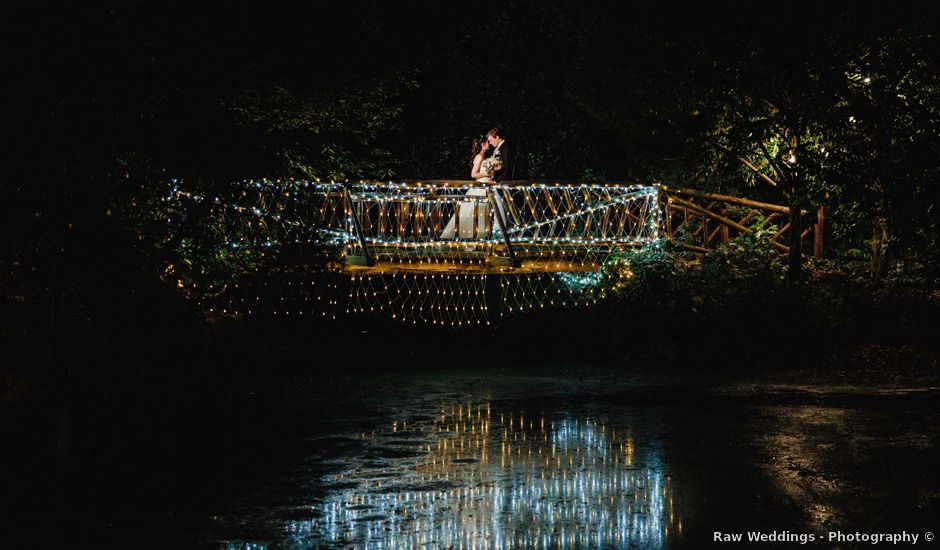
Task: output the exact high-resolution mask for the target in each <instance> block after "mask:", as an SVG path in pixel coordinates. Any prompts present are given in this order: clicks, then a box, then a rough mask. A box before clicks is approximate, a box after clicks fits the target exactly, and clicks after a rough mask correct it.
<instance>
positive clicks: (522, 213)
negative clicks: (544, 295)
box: [329, 181, 662, 262]
mask: <svg viewBox="0 0 940 550" xmlns="http://www.w3.org/2000/svg"><path fill="white" fill-rule="evenodd" d="M329 194H330V196H331V197H332V198H333V200H334V201H335V200H342V201H343V209H342V212H343V218H342V220H340V221H339V225H341V226H343V227H344V228H345V229H346V230H348V231H349V234H350V235H351V236H354V238H351V239H350V244H349V247H348V250H347V257H348V258H352V259H353V261H354V262H359V261H374V259H375V258H376V257H380V256H383V255H386V256H388V255H393V256H401V255H404V254H411V255H430V254H435V253H438V254H439V253H443V252H448V253H452V252H454V251H455V250H459V251H461V252H462V253H463V254H464V255H465V256H472V255H474V254H477V255H485V256H495V257H508V258H514V257H515V256H516V255H517V254H532V253H535V252H539V251H541V252H539V253H540V254H543V253H544V250H545V249H553V250H556V251H558V250H564V249H571V250H573V249H578V248H581V249H583V248H585V247H591V248H595V249H598V248H611V247H625V246H636V245H639V244H643V243H646V242H651V241H653V240H655V239H658V238H659V237H660V228H661V225H662V211H661V208H660V202H659V196H660V189H659V188H658V187H654V186H644V185H596V184H543V183H519V182H513V183H510V184H486V183H479V182H466V181H460V182H413V183H388V184H382V183H360V184H353V185H347V186H344V187H343V188H342V190H341V192H339V190H331V191H330V192H329ZM333 210H334V211H338V210H337V209H336V208H333Z"/></svg>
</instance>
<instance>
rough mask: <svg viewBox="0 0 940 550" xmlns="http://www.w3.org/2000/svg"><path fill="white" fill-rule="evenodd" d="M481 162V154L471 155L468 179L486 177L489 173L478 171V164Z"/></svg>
mask: <svg viewBox="0 0 940 550" xmlns="http://www.w3.org/2000/svg"><path fill="white" fill-rule="evenodd" d="M481 164H483V155H477V156H475V157H473V168H471V169H470V179H474V180H475V179H480V178H488V177H490V174H487V173H486V172H481V171H480V165H481Z"/></svg>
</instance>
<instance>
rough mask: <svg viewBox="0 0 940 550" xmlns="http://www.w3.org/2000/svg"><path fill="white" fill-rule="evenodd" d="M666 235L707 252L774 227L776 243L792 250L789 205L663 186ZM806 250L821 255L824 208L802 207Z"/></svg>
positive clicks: (695, 250)
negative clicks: (740, 237) (737, 238)
mask: <svg viewBox="0 0 940 550" xmlns="http://www.w3.org/2000/svg"><path fill="white" fill-rule="evenodd" d="M663 194H664V195H665V197H666V199H665V201H664V202H665V203H666V208H665V215H664V218H663V224H664V227H663V236H664V237H667V238H669V239H672V240H673V241H674V242H676V243H678V244H679V245H680V246H683V247H684V248H686V249H688V250H691V251H693V252H698V253H704V252H707V251H708V250H712V249H714V248H715V247H717V246H718V245H720V244H721V243H725V242H728V240H729V239H731V238H734V237H737V236H741V235H750V234H754V233H756V232H757V231H761V230H766V229H770V228H773V230H774V233H773V235H772V237H771V242H772V243H773V246H774V247H775V248H777V249H778V250H779V251H780V252H781V253H786V252H788V251H789V245H788V243H789V238H790V235H789V233H790V229H791V228H790V219H789V218H790V209H789V208H788V207H786V206H780V205H776V204H770V203H764V202H758V201H752V200H749V199H742V198H738V197H732V196H728V195H718V194H714V193H703V192H699V191H694V190H690V189H668V188H664V190H663ZM800 214H801V226H802V229H801V237H802V243H803V247H804V252H812V253H813V255H814V256H816V257H817V258H820V257H822V247H823V223H824V218H823V209H822V208H821V207H820V208H818V209H817V210H815V211H808V210H802V211H801V212H800Z"/></svg>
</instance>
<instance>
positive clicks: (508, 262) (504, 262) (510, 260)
mask: <svg viewBox="0 0 940 550" xmlns="http://www.w3.org/2000/svg"><path fill="white" fill-rule="evenodd" d="M486 196H487V197H488V198H489V199H490V208H492V209H493V217H495V218H496V223H497V225H499V232H500V233H502V235H503V244H505V245H506V256H495V255H493V256H489V257H488V258H487V259H486V263H487V264H489V265H492V266H498V267H522V262H521V261H520V260H518V259H517V258H516V252H515V251H514V250H513V249H512V243H510V242H509V230H508V228H507V227H506V219H505V218H504V217H503V211H502V209H501V208H500V207H499V203H498V202H497V200H496V195H495V193H494V190H493V188H492V187H491V188H489V189H487V192H486ZM494 248H495V247H494Z"/></svg>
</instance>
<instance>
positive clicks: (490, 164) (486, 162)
mask: <svg viewBox="0 0 940 550" xmlns="http://www.w3.org/2000/svg"><path fill="white" fill-rule="evenodd" d="M502 167H503V163H502V162H500V161H499V157H490V158H488V159H483V164H481V165H480V169H481V170H483V171H484V172H486V173H490V172H495V171H497V170H499V169H500V168H502Z"/></svg>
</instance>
